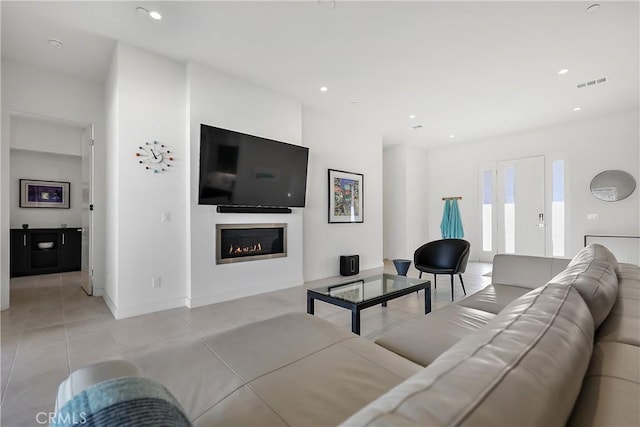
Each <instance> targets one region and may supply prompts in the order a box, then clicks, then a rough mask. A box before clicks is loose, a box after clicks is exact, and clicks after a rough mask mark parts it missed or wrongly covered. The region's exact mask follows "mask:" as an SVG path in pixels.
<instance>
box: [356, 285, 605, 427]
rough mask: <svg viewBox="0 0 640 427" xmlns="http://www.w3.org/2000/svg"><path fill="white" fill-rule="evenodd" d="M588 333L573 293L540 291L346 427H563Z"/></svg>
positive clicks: (585, 314)
mask: <svg viewBox="0 0 640 427" xmlns="http://www.w3.org/2000/svg"><path fill="white" fill-rule="evenodd" d="M593 334H594V325H593V318H592V317H591V313H590V311H589V309H588V307H587V306H586V304H585V302H584V301H583V300H582V298H581V297H580V295H579V294H578V292H577V291H576V290H575V289H573V287H571V286H563V285H557V284H548V285H545V286H543V287H540V288H539V289H535V290H533V291H531V292H529V293H527V294H525V295H523V296H522V297H520V298H518V299H517V300H515V301H513V302H512V303H511V304H509V305H508V306H507V307H506V308H505V309H504V310H503V311H501V312H500V313H499V314H498V315H497V316H496V317H495V318H494V319H492V320H491V321H489V323H487V325H486V326H485V327H484V328H482V329H480V330H479V331H477V332H476V333H474V334H472V335H469V336H467V337H466V338H464V339H462V340H461V341H459V342H458V343H457V344H455V345H454V346H453V347H451V348H450V349H449V350H448V351H446V352H445V353H443V354H442V355H441V356H440V357H439V358H438V359H436V360H435V361H434V362H433V363H432V364H431V365H429V366H428V367H426V368H424V369H423V370H422V371H420V372H419V373H417V374H415V375H414V376H412V377H410V378H409V379H407V380H406V381H404V382H403V383H401V384H400V385H398V386H397V387H395V388H393V389H392V390H390V391H389V392H387V393H386V394H384V395H383V396H381V397H380V398H378V399H377V400H375V401H374V402H372V403H370V404H369V405H367V406H365V407H364V408H363V409H361V410H360V411H359V412H357V413H356V414H354V415H353V416H352V417H351V418H349V419H348V420H347V421H346V422H345V423H344V425H346V426H363V425H367V426H370V425H384V426H388V425H409V424H415V425H430V426H444V425H461V424H465V425H501V426H506V425H514V426H515V425H564V424H565V423H566V421H567V419H568V417H569V415H570V413H571V410H572V408H573V406H574V403H575V401H576V399H577V397H578V394H579V392H580V387H581V384H582V378H583V376H584V374H585V372H586V370H587V366H588V365H589V359H590V357H591V352H592V345H593Z"/></svg>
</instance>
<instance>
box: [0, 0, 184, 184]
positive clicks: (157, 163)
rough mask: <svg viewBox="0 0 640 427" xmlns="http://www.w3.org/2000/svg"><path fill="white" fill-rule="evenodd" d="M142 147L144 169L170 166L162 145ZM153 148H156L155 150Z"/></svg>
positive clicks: (165, 150)
mask: <svg viewBox="0 0 640 427" xmlns="http://www.w3.org/2000/svg"><path fill="white" fill-rule="evenodd" d="M0 1H1V0H0ZM144 145H145V146H140V147H138V148H139V149H140V152H137V153H136V157H138V158H140V159H139V160H138V163H140V164H142V165H144V166H145V169H147V170H152V171H153V172H154V173H157V172H164V171H165V170H167V169H168V168H169V166H171V163H170V162H172V161H173V156H172V155H171V154H170V153H171V151H169V150H167V149H166V148H165V146H164V144H160V143H158V141H153V144H151V143H149V142H145V144H144ZM154 146H155V147H156V148H155V150H154ZM156 151H157V153H156Z"/></svg>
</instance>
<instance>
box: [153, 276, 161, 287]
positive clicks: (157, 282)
mask: <svg viewBox="0 0 640 427" xmlns="http://www.w3.org/2000/svg"><path fill="white" fill-rule="evenodd" d="M160 286H162V283H161V282H160V278H159V277H152V278H151V287H152V288H154V289H155V288H159V287H160Z"/></svg>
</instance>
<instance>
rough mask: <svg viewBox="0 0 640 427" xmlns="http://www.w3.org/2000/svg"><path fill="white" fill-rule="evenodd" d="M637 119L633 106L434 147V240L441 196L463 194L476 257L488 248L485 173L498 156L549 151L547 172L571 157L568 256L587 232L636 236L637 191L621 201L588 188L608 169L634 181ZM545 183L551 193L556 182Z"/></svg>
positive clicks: (431, 196)
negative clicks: (594, 216) (581, 119)
mask: <svg viewBox="0 0 640 427" xmlns="http://www.w3.org/2000/svg"><path fill="white" fill-rule="evenodd" d="M638 117H639V116H638V111H637V110H636V111H629V112H627V113H623V114H617V115H614V116H607V117H603V118H600V119H598V120H589V121H584V122H578V123H570V124H565V125H561V126H554V127H549V128H543V129H538V130H535V131H531V132H526V133H521V134H514V135H508V136H501V137H496V138H491V139H488V140H483V141H475V142H469V143H465V144H456V145H451V146H445V147H439V148H434V149H431V150H429V151H428V162H427V168H426V169H427V171H428V187H429V188H428V201H429V204H428V218H429V229H428V231H429V237H430V239H431V240H434V239H437V238H439V236H440V230H439V226H440V219H441V215H442V201H441V197H442V196H448V195H456V196H458V195H459V196H463V200H462V201H461V202H460V211H461V215H462V218H463V221H464V224H465V233H466V238H467V239H468V240H469V241H470V242H471V248H472V250H471V258H475V259H477V258H478V256H479V250H480V248H481V245H482V240H481V236H480V230H481V223H480V205H479V203H480V202H479V200H480V199H479V197H480V194H479V190H480V183H479V176H480V172H479V170H480V169H481V168H482V167H483V166H486V165H492V164H493V165H495V163H496V162H497V161H500V160H508V159H513V158H520V157H529V156H536V155H544V156H545V162H546V173H547V176H548V177H549V176H550V173H551V172H550V171H551V163H552V161H553V160H559V159H562V160H565V187H566V188H565V195H566V209H565V213H566V215H567V218H566V237H565V256H568V257H571V256H573V255H574V254H575V253H576V252H577V251H578V250H579V249H580V248H581V247H582V245H583V236H584V235H585V234H627V235H638V232H639V231H640V230H639V229H640V224H639V221H638V218H639V209H638V189H636V191H635V192H634V194H633V195H632V196H631V197H629V198H628V199H626V200H623V201H621V202H616V203H607V202H602V201H600V200H597V199H596V198H594V197H593V196H592V195H591V193H590V192H589V183H590V181H591V179H592V178H593V177H594V176H595V175H596V174H597V173H599V172H601V171H603V170H607V169H621V170H625V171H627V172H629V173H631V174H632V175H633V176H634V177H635V178H636V181H637V180H638V179H639V178H640V167H639V162H638V145H639V144H638V140H639V135H638V128H639V118H638ZM546 186H547V189H548V190H549V189H550V179H547V183H546ZM546 210H547V212H546V217H547V218H549V217H550V213H551V212H550V210H551V194H550V191H547V203H546ZM588 213H598V214H599V220H597V221H589V220H587V214H588ZM547 233H548V234H549V236H548V238H547V240H548V241H550V233H551V227H547ZM494 246H495V245H494ZM547 247H548V248H549V245H547ZM549 253H550V252H549Z"/></svg>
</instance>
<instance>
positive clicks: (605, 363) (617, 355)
mask: <svg viewBox="0 0 640 427" xmlns="http://www.w3.org/2000/svg"><path fill="white" fill-rule="evenodd" d="M638 402H640V347H637V346H632V345H628V344H621V343H617V342H601V343H597V344H596V345H595V346H594V349H593V356H592V358H591V364H590V365H589V370H588V371H587V375H585V377H584V382H583V383H582V391H581V393H580V397H579V398H578V401H577V402H576V405H575V406H574V408H573V412H572V414H571V418H570V419H569V423H568V425H570V426H577V427H578V426H593V425H612V426H637V425H640V411H638Z"/></svg>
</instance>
